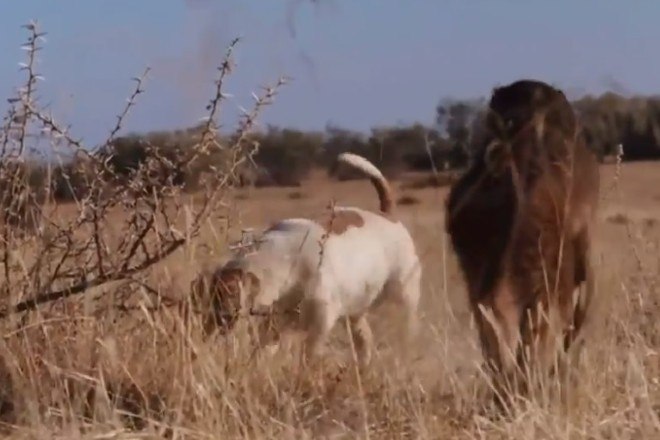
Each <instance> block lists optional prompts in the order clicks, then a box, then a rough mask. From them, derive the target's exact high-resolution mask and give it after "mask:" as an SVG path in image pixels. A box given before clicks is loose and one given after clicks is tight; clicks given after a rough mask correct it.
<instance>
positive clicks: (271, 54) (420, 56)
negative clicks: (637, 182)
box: [0, 0, 660, 144]
mask: <svg viewBox="0 0 660 440" xmlns="http://www.w3.org/2000/svg"><path fill="white" fill-rule="evenodd" d="M30 19H37V20H39V22H40V25H41V27H42V29H43V30H44V31H46V32H48V36H47V39H48V41H47V44H46V47H45V49H44V51H43V52H42V53H41V56H40V66H39V70H40V72H42V73H43V74H44V76H45V77H46V81H45V82H44V83H43V84H42V85H41V99H42V102H43V103H45V104H48V105H50V106H51V107H52V108H53V110H54V112H55V114H56V116H57V117H58V119H60V120H64V121H66V122H67V123H69V124H72V126H73V130H74V132H75V133H76V134H77V135H79V136H83V137H84V139H85V140H86V141H87V142H88V143H90V144H93V143H95V142H99V141H100V140H102V139H103V138H104V136H105V135H106V134H107V132H108V130H109V129H110V128H111V126H112V124H113V122H114V115H115V114H116V113H117V112H118V111H119V110H120V109H121V108H122V106H123V103H124V101H125V98H126V97H127V96H128V94H129V93H130V91H131V88H132V82H131V81H130V78H131V77H133V76H136V75H138V74H139V73H141V72H142V70H143V69H144V68H145V67H146V66H149V67H151V68H152V69H153V70H152V73H151V75H150V79H149V81H148V82H147V84H146V88H147V93H146V94H145V95H143V96H142V97H141V98H140V102H139V104H138V106H137V107H136V109H135V111H134V113H133V114H132V115H131V117H130V119H129V122H128V124H127V125H126V127H125V128H126V130H131V131H132V130H140V131H142V130H155V129H166V128H176V127H185V126H189V125H192V124H194V123H195V122H196V121H197V120H198V119H199V118H200V117H202V116H203V115H204V107H205V105H206V100H207V99H208V97H210V91H211V90H212V87H213V85H212V78H213V75H214V74H215V71H214V66H216V65H217V64H218V63H219V61H220V58H221V55H222V53H223V52H224V48H225V46H226V44H227V43H228V42H229V41H230V40H231V39H232V38H233V37H235V36H242V37H243V41H242V42H241V43H240V45H239V47H238V49H237V55H236V59H237V62H238V67H237V70H236V72H235V74H234V76H233V77H232V79H231V81H230V82H229V84H228V87H227V92H229V93H232V94H233V95H234V96H235V98H234V99H233V101H232V102H231V103H230V104H229V105H228V106H227V107H225V113H224V116H223V118H222V122H223V124H224V125H226V126H232V125H233V124H234V123H235V121H236V115H237V113H238V106H239V105H248V104H249V103H250V93H251V92H252V91H255V90H257V89H258V87H259V86H260V85H262V84H266V83H270V82H273V81H275V80H276V79H277V78H278V76H280V75H288V76H291V77H293V81H292V82H291V83H290V84H289V85H287V86H286V87H285V88H284V89H283V90H282V92H281V95H280V96H279V97H278V99H277V102H276V103H275V104H274V105H273V106H272V107H270V108H269V109H268V110H267V111H266V112H265V113H264V114H263V115H262V119H261V120H262V122H263V123H273V124H278V125H282V126H291V127H298V128H303V129H323V128H324V127H325V126H326V124H328V123H331V124H335V125H340V126H342V127H346V128H351V129H358V130H368V129H369V128H370V127H372V126H375V125H384V124H396V123H408V122H416V121H419V122H423V123H430V122H431V121H432V120H433V114H434V108H435V105H436V104H437V102H438V100H439V99H440V98H442V97H447V96H448V97H456V98H461V97H467V98H471V97H478V96H484V95H487V94H488V93H489V92H490V90H491V88H492V87H493V86H495V85H497V84H503V83H506V82H509V81H512V80H515V79H518V78H520V77H535V78H539V79H543V80H546V81H550V82H553V83H555V84H557V85H559V86H561V87H564V88H565V90H566V91H567V92H568V93H569V95H573V96H578V95H580V94H582V93H584V92H590V93H600V92H603V91H605V90H608V89H614V90H615V91H618V92H625V93H643V94H650V93H656V92H657V91H658V90H660V48H659V44H660V43H658V42H660V26H658V23H659V22H660V21H659V20H660V2H659V1H657V0H646V1H644V0H636V1H634V2H624V1H610V0H580V1H568V0H553V1H540V0H526V1H522V0H519V1H515V0H489V1H486V0H446V1H442V0H407V1H403V0H320V1H318V2H317V3H316V4H315V3H314V2H313V1H311V0H78V1H74V0H58V1H54V0H2V1H1V4H0V29H2V35H1V38H0V53H2V63H0V96H2V97H8V96H10V95H11V93H12V88H13V87H14V86H16V85H18V84H20V76H19V73H18V62H19V61H22V59H21V57H22V56H23V55H24V53H23V52H22V51H21V50H20V45H21V44H22V42H23V41H24V40H25V36H26V34H25V30H24V29H21V27H20V26H21V24H23V23H25V22H27V21H28V20H30ZM292 19H293V28H292V26H291V21H292ZM3 105H4V101H3V103H2V104H0V108H1V106H3Z"/></svg>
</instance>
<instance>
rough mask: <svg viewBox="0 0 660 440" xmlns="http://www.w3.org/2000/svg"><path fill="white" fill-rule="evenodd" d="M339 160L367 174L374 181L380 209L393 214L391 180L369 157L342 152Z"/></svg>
mask: <svg viewBox="0 0 660 440" xmlns="http://www.w3.org/2000/svg"><path fill="white" fill-rule="evenodd" d="M337 160H338V161H339V162H343V163H345V164H348V165H350V166H351V167H353V168H355V169H357V170H360V171H362V172H363V173H364V174H366V175H367V176H368V177H369V179H370V180H371V183H373V185H374V187H375V188H376V192H378V199H379V200H380V210H381V211H382V212H383V213H385V214H391V213H392V211H393V210H394V196H393V194H392V188H391V187H390V184H389V182H388V181H387V179H386V178H385V176H383V173H381V172H380V170H379V169H378V168H376V166H375V165H374V164H372V163H371V162H369V161H368V160H367V159H365V158H364V157H362V156H358V155H357V154H352V153H342V154H340V155H339V157H337Z"/></svg>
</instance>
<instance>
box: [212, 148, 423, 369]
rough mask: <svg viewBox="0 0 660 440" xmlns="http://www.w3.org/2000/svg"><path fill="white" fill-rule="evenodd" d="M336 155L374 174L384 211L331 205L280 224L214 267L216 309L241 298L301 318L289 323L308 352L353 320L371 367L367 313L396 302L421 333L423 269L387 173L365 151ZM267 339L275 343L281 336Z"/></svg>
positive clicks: (410, 328) (410, 330)
mask: <svg viewBox="0 0 660 440" xmlns="http://www.w3.org/2000/svg"><path fill="white" fill-rule="evenodd" d="M338 160H339V161H340V162H341V163H344V164H348V165H350V166H352V167H354V168H356V169H358V170H360V171H361V172H363V173H365V174H366V175H367V176H368V177H369V178H370V179H371V181H372V183H373V184H374V186H375V188H376V190H377V192H378V196H379V200H380V212H378V213H374V212H370V211H366V210H363V209H360V208H353V207H333V208H332V209H331V210H330V212H329V213H328V214H327V217H326V218H323V219H318V220H316V221H315V220H311V219H302V218H291V219H286V220H281V221H279V222H277V223H275V224H274V225H272V226H271V227H270V228H268V229H267V230H266V231H265V232H264V233H263V234H262V235H261V236H260V237H259V238H258V239H257V245H256V251H255V252H253V253H251V254H247V255H237V256H235V257H234V258H233V259H232V260H230V261H229V262H228V263H227V264H225V265H223V266H222V267H220V268H219V269H218V270H217V271H216V273H215V277H214V281H213V282H214V283H215V284H216V286H217V289H218V290H217V292H218V295H219V296H220V299H219V300H217V301H216V302H215V303H214V305H213V306H212V308H213V309H214V310H213V312H212V314H214V316H216V317H217V318H220V317H222V316H223V314H225V315H229V314H231V312H229V309H231V308H232V307H231V304H234V305H237V304H239V303H240V304H242V307H247V308H249V309H250V310H251V312H252V314H266V315H270V316H272V317H273V318H279V317H283V316H287V315H289V316H290V315H293V316H295V321H291V320H288V322H286V323H285V326H286V327H289V328H291V327H292V326H293V325H294V324H298V325H300V326H301V327H302V330H303V331H304V332H306V343H305V351H306V353H307V354H308V355H316V354H318V352H319V351H320V349H321V348H322V346H323V344H324V342H325V340H326V338H327V336H328V334H329V333H330V331H331V330H332V328H333V326H334V325H335V323H336V322H337V320H338V319H339V318H342V317H347V318H348V319H349V322H350V326H351V333H352V335H353V341H354V343H355V348H356V351H357V354H358V357H359V360H360V362H361V363H364V364H366V363H369V361H370V359H371V351H372V333H371V329H370V327H369V324H368V322H367V320H366V313H367V312H368V311H369V309H370V308H372V307H373V306H375V305H376V304H380V303H381V302H382V300H385V299H388V298H392V299H398V300H399V301H400V302H401V303H402V304H403V306H404V311H405V314H406V319H407V321H406V323H407V336H408V338H410V337H412V336H413V335H414V334H416V332H417V306H418V302H419V298H420V280H421V266H420V262H419V258H418V256H417V252H416V250H415V245H414V243H413V240H412V238H411V236H410V234H409V232H408V230H407V229H406V228H405V227H404V225H403V224H402V223H401V222H400V221H398V220H396V219H395V218H394V216H393V209H394V202H393V198H392V191H391V189H390V186H389V184H388V182H387V180H386V179H385V177H384V176H383V175H382V174H381V172H380V171H379V170H378V169H377V168H376V167H375V166H374V165H373V164H371V163H370V162H369V161H367V160H366V159H364V158H362V157H360V156H357V155H354V154H350V153H344V154H341V155H340V156H339V158H338ZM231 298H234V300H231ZM220 309H223V310H220ZM234 310H235V308H234ZM234 321H235V320H234V319H232V320H226V323H228V324H229V325H230V326H231V325H233V322H234ZM216 322H218V321H216ZM262 329H263V330H262V331H260V333H261V337H267V336H266V335H267V333H270V334H271V335H272V332H267V331H266V326H265V325H263V326H262ZM277 330H280V329H277ZM277 333H279V332H277ZM269 339H270V341H268V342H270V343H272V342H276V341H277V340H278V339H279V335H277V336H275V337H274V338H269Z"/></svg>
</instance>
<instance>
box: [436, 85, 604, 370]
mask: <svg viewBox="0 0 660 440" xmlns="http://www.w3.org/2000/svg"><path fill="white" fill-rule="evenodd" d="M486 128H487V132H488V134H489V136H488V139H487V140H486V142H484V144H483V145H482V146H481V148H480V149H479V150H478V151H477V154H476V155H475V157H474V160H473V163H472V164H471V166H470V168H469V169H468V170H467V172H466V173H465V174H464V175H463V176H462V177H461V178H460V179H459V180H458V181H457V182H456V183H455V184H454V185H453V186H452V188H451V191H450V193H449V196H448V199H447V214H446V215H447V217H446V230H447V232H448V234H449V235H450V237H451V243H452V246H453V248H454V250H455V251H456V253H457V255H458V259H459V264H460V267H461V269H462V271H463V274H464V277H465V279H466V282H467V285H468V290H469V297H470V302H471V304H472V307H473V312H474V314H475V318H476V321H477V323H478V328H479V334H480V339H481V345H482V349H483V353H484V357H485V358H486V360H487V361H488V362H489V364H491V365H492V366H494V367H495V369H496V371H498V372H500V373H504V377H508V378H511V375H513V374H514V373H515V372H516V370H517V366H521V364H522V362H523V361H525V360H527V361H532V365H533V366H534V367H538V368H540V369H541V371H548V369H549V368H550V366H551V363H552V360H553V356H554V354H555V353H556V351H555V349H556V348H557V347H556V345H555V341H556V340H557V338H562V337H563V338H562V341H563V344H562V347H561V348H563V349H564V350H567V349H568V348H569V347H570V346H571V345H572V343H573V342H574V341H575V338H576V336H577V335H578V334H579V332H580V330H581V328H582V326H583V324H584V320H585V318H586V314H587V306H588V304H589V301H590V300H591V297H592V295H593V273H592V267H591V262H590V247H591V229H590V223H591V221H592V219H593V216H594V213H595V210H596V205H597V199H598V192H599V188H598V186H599V176H598V163H597V161H596V158H595V155H594V154H593V153H592V152H591V151H589V150H588V149H587V147H586V145H585V142H584V139H583V137H582V134H581V133H580V129H579V126H578V123H577V121H576V118H575V115H574V113H573V110H572V108H571V106H570V104H569V103H568V101H567V100H566V97H565V96H564V94H563V93H562V92H561V91H560V90H557V89H555V88H553V87H551V86H549V85H548V84H545V83H543V82H539V81H532V80H521V81H517V82H514V83H512V84H510V85H508V86H505V87H501V88H496V89H495V90H494V91H493V94H492V97H491V100H490V104H489V114H488V116H487V118H486ZM582 285H585V287H586V288H585V289H584V290H583V291H582V292H581V294H580V297H579V301H578V304H577V305H576V304H575V303H574V291H576V289H578V288H579V287H581V286H582ZM482 309H484V310H485V311H487V313H486V314H485V315H484V313H483V312H482V311H481V310H482ZM488 311H490V312H492V315H490V313H489V312H488ZM488 316H492V317H491V318H488ZM544 317H547V318H549V319H543V318H544ZM493 324H494V325H493ZM496 334H499V335H500V336H499V337H497V336H496ZM533 341H534V342H536V343H534V344H533V343H532V342H533ZM521 343H522V344H521ZM525 346H526V347H528V348H529V349H530V351H529V353H530V358H531V359H526V356H523V353H527V351H526V349H523V347H525ZM501 378H502V376H500V379H501Z"/></svg>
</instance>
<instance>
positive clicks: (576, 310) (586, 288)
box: [564, 229, 595, 355]
mask: <svg viewBox="0 0 660 440" xmlns="http://www.w3.org/2000/svg"><path fill="white" fill-rule="evenodd" d="M573 246H574V252H575V292H574V297H575V299H576V301H574V307H573V311H572V312H573V316H572V326H571V328H570V330H569V331H568V332H567V335H566V338H565V341H564V348H565V350H566V351H569V349H571V348H572V346H573V345H575V344H577V347H575V348H576V355H578V354H579V352H580V351H581V348H582V345H583V341H582V336H583V334H582V333H583V332H582V330H583V328H584V325H585V322H586V319H587V314H588V313H589V306H590V304H591V301H592V299H593V295H594V290H595V279H594V270H593V266H592V264H591V239H590V236H589V232H588V230H587V229H583V230H582V231H581V232H580V234H578V236H577V237H576V238H575V240H574V242H573Z"/></svg>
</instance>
